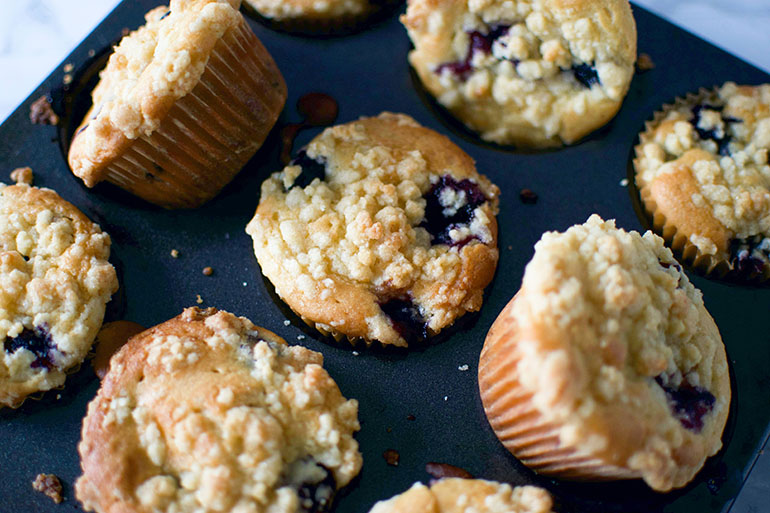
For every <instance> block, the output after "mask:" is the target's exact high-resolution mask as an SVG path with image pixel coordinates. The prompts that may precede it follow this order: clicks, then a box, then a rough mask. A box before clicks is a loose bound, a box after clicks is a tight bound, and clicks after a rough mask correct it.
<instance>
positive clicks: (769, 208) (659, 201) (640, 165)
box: [634, 82, 770, 283]
mask: <svg viewBox="0 0 770 513" xmlns="http://www.w3.org/2000/svg"><path fill="white" fill-rule="evenodd" d="M768 150H770V85H768V84H765V85H760V86H753V87H752V86H738V85H736V84H734V83H731V82H728V83H726V84H725V85H724V86H722V87H720V88H717V89H715V90H713V91H705V90H704V91H701V92H700V93H699V94H693V95H690V96H688V97H687V98H684V99H680V100H677V101H676V102H675V103H674V104H673V105H666V106H664V107H663V110H662V112H659V113H657V114H656V115H655V117H654V119H653V120H652V121H651V122H649V123H648V124H647V127H646V130H645V131H644V132H643V133H642V134H641V136H640V142H639V145H638V146H637V147H636V159H635V160H634V168H635V170H636V184H637V186H638V187H639V190H640V193H641V196H642V200H643V203H644V206H645V208H646V210H647V212H648V214H649V215H650V216H651V217H652V218H653V225H654V227H655V229H656V231H658V232H659V233H661V234H662V235H663V237H664V238H665V239H666V241H667V242H668V243H669V244H670V245H671V247H673V248H674V250H675V251H677V252H679V253H680V254H681V255H682V258H683V259H684V261H686V262H688V263H690V264H692V265H693V266H694V267H695V268H697V269H699V270H700V271H702V272H704V273H706V274H713V275H715V276H727V277H732V278H736V279H739V280H742V281H748V282H755V283H758V282H764V281H766V280H767V279H768V278H770V164H769V163H768Z"/></svg>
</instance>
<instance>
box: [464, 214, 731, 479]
mask: <svg viewBox="0 0 770 513" xmlns="http://www.w3.org/2000/svg"><path fill="white" fill-rule="evenodd" d="M479 382H480V387H481V395H482V399H483V402H484V406H485V409H486V412H487V415H488V418H489V420H490V423H491V424H492V426H493V428H494V429H495V431H496V433H497V434H498V437H499V438H500V439H501V441H502V442H503V443H504V444H505V445H506V447H508V448H509V449H510V450H511V451H512V452H513V453H514V455H516V456H517V457H518V458H519V459H521V460H522V461H523V462H524V463H525V464H527V465H529V466H531V467H533V468H534V469H535V470H538V471H540V472H544V473H550V474H555V475H558V476H562V477H567V478H578V479H614V478H634V477H642V478H643V479H644V480H645V481H646V482H647V483H648V484H649V485H650V486H651V487H652V488H654V489H656V490H661V491H665V490H670V489H671V488H676V487H681V486H684V485H685V484H686V483H688V482H689V481H690V480H691V479H692V478H693V476H694V475H695V474H696V473H697V471H698V470H699V469H700V468H701V467H702V465H703V463H704V461H705V459H706V458H707V457H709V456H711V455H713V454H715V453H716V452H717V451H718V450H719V449H720V447H721V445H722V444H721V436H722V431H723V429H724V426H725V422H726V419H727V414H728V409H729V404H730V380H729V372H728V367H727V360H726V357H725V349H724V345H723V344H722V340H721V338H720V336H719V331H718V330H717V327H716V325H715V324H714V321H713V319H712V318H711V316H710V315H709V314H708V312H707V311H706V309H705V307H704V305H703V300H702V298H701V293H700V292H699V291H698V290H697V289H696V288H695V287H694V286H693V285H692V284H691V283H690V281H689V280H688V279H687V276H686V275H685V274H684V273H683V272H682V270H681V267H680V266H679V264H677V262H676V261H675V260H674V259H673V256H672V254H671V251H669V250H668V249H667V248H666V247H665V246H664V245H663V240H662V239H661V238H660V237H658V236H657V235H654V234H652V233H651V232H647V233H646V234H644V235H643V236H642V235H639V234H638V233H636V232H626V231H624V230H621V229H617V228H615V224H614V222H613V221H606V222H605V221H603V220H602V219H601V218H599V216H597V215H593V216H591V218H589V219H588V221H587V222H586V223H585V224H583V225H576V226H573V227H571V228H569V229H568V230H567V231H566V232H564V233H556V232H548V233H545V234H544V235H543V237H542V239H541V240H540V241H539V242H538V243H537V244H536V246H535V255H534V257H533V258H532V260H531V261H530V263H529V264H528V265H527V268H526V272H525V274H524V279H523V283H522V287H521V290H520V291H519V293H518V294H517V295H516V297H515V298H514V299H513V300H512V301H511V303H509V304H508V306H506V308H505V309H504V310H503V312H502V313H501V314H500V316H499V317H498V319H497V320H496V321H495V323H494V325H493V326H492V329H491V330H490V332H489V334H488V336H487V340H486V342H485V345H484V350H483V352H482V355H481V361H480V364H479Z"/></svg>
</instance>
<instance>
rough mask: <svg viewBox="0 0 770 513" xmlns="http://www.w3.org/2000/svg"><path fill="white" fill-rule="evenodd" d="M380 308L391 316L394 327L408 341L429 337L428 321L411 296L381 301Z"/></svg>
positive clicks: (417, 340) (418, 340)
mask: <svg viewBox="0 0 770 513" xmlns="http://www.w3.org/2000/svg"><path fill="white" fill-rule="evenodd" d="M380 309H381V310H382V311H383V312H384V313H385V315H387V316H388V317H389V318H390V322H391V323H392V324H393V329H395V330H396V332H397V333H398V334H399V335H401V336H402V337H403V338H404V340H406V341H407V342H420V341H422V340H425V339H426V338H428V323H427V322H426V320H425V318H424V317H423V316H422V314H421V313H420V310H419V308H418V307H417V305H415V304H414V302H413V301H412V300H411V298H408V297H400V298H391V299H389V300H387V301H385V302H384V303H380Z"/></svg>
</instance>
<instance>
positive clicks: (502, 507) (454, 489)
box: [369, 478, 553, 513]
mask: <svg viewBox="0 0 770 513" xmlns="http://www.w3.org/2000/svg"><path fill="white" fill-rule="evenodd" d="M552 507H553V500H552V499H551V496H550V494H549V493H548V492H547V491H545V490H544V489H542V488H538V487H537V486H517V487H512V486H511V485H509V484H505V483H496V482H494V481H484V480H481V479H457V478H451V479H441V480H440V481H437V482H436V483H434V484H431V485H430V487H428V486H425V485H423V484H422V483H415V484H414V485H413V486H412V487H411V488H410V489H409V490H407V491H405V492H404V493H402V494H400V495H396V496H395V497H393V498H391V499H389V500H386V501H380V502H378V503H377V504H375V505H374V507H373V508H372V509H371V510H370V512H369V513H427V512H430V513H511V512H515V513H551V508H552Z"/></svg>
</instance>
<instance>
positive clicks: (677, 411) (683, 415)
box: [655, 375, 716, 433]
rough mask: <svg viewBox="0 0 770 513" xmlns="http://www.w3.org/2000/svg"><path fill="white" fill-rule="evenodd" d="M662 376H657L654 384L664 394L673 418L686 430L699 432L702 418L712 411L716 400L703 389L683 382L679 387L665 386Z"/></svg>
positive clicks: (701, 426) (664, 379)
mask: <svg viewBox="0 0 770 513" xmlns="http://www.w3.org/2000/svg"><path fill="white" fill-rule="evenodd" d="M667 382H668V379H666V377H665V376H664V375H660V376H657V377H656V378H655V383H657V384H658V385H659V386H660V388H662V389H663V391H664V392H665V393H666V398H667V399H668V403H669V406H670V407H671V410H672V411H673V412H674V416H675V417H676V418H677V419H678V420H679V422H681V423H682V426H684V427H685V428H687V429H690V430H692V431H695V432H696V433H697V432H700V430H701V429H703V417H705V416H706V415H708V414H709V413H711V411H712V410H713V409H714V403H715V402H716V398H715V397H714V394H712V393H711V392H709V391H708V390H706V389H705V388H701V387H697V386H693V385H691V384H690V383H689V382H687V380H683V381H682V383H680V384H679V386H673V385H670V384H666V383H667Z"/></svg>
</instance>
